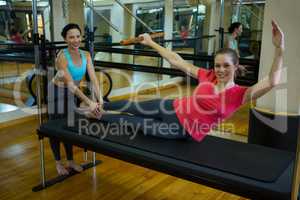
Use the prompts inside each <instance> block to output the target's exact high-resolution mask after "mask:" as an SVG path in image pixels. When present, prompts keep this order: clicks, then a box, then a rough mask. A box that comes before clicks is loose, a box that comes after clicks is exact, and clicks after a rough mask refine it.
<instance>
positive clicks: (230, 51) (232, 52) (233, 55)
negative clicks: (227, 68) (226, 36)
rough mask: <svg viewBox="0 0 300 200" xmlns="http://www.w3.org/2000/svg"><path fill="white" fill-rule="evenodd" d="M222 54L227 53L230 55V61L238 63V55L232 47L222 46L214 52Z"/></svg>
mask: <svg viewBox="0 0 300 200" xmlns="http://www.w3.org/2000/svg"><path fill="white" fill-rule="evenodd" d="M224 54H227V55H229V56H230V57H231V59H232V62H233V64H234V65H238V64H239V57H238V55H237V53H236V51H235V50H233V49H230V48H222V49H219V50H218V51H217V52H216V55H215V56H217V55H224Z"/></svg>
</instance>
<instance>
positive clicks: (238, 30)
mask: <svg viewBox="0 0 300 200" xmlns="http://www.w3.org/2000/svg"><path fill="white" fill-rule="evenodd" d="M235 31H236V33H237V34H238V35H242V32H243V25H240V26H239V27H238V28H236V29H235Z"/></svg>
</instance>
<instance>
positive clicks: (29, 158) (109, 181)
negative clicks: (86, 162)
mask: <svg viewBox="0 0 300 200" xmlns="http://www.w3.org/2000/svg"><path fill="white" fill-rule="evenodd" d="M36 127H37V122H36V121H31V122H26V123H23V124H20V125H18V126H15V127H11V128H6V129H2V130H0V138H1V143H0V163H1V165H0V194H1V195H0V199H51V200H52V199H101V200H104V199H109V200H120V199H124V200H131V199H132V200H133V199H134V200H137V199H151V200H153V199H160V200H162V199H164V200H165V199H178V200H183V199H189V200H190V199H197V200H217V199H220V200H221V199H222V200H226V199H227V200H238V199H239V200H242V199H244V198H241V197H238V196H235V195H232V194H229V193H224V192H221V191H218V190H215V189H212V188H208V187H205V186H201V185H198V184H195V183H192V182H189V181H185V180H182V179H178V178H175V177H172V176H168V175H165V174H162V173H159V172H156V171H153V170H149V169H146V168H142V167H139V166H135V165H132V164H129V163H126V162H123V161H119V160H116V159H113V158H109V157H107V156H103V155H101V154H97V159H100V160H102V161H103V163H102V164H100V165H98V166H97V167H95V168H92V169H89V170H87V171H84V172H82V173H81V174H77V175H75V176H73V177H71V178H70V179H67V180H65V181H64V182H62V183H59V184H57V185H55V186H52V187H50V188H48V189H46V190H44V191H41V192H37V193H34V192H32V191H31V189H32V187H33V186H35V185H36V184H37V183H39V181H40V179H39V177H40V176H39V175H40V174H39V173H40V172H39V143H38V139H37V136H36V134H35V129H36ZM45 145H46V152H45V155H46V173H47V177H48V178H50V177H54V176H55V175H56V171H55V168H54V161H53V157H52V154H51V152H50V151H49V145H48V141H45ZM74 150H75V159H76V160H77V161H80V162H82V161H83V153H82V151H81V150H80V149H78V148H75V149H74Z"/></svg>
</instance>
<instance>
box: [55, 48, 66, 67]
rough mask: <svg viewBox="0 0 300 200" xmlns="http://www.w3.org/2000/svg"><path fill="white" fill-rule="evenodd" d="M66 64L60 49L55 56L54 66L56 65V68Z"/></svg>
mask: <svg viewBox="0 0 300 200" xmlns="http://www.w3.org/2000/svg"><path fill="white" fill-rule="evenodd" d="M66 65H67V59H66V57H65V54H64V52H63V50H60V51H59V52H58V54H57V57H56V66H57V68H60V67H64V66H66Z"/></svg>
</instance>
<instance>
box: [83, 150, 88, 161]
mask: <svg viewBox="0 0 300 200" xmlns="http://www.w3.org/2000/svg"><path fill="white" fill-rule="evenodd" d="M83 159H84V161H87V160H88V151H87V149H84V153H83Z"/></svg>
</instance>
